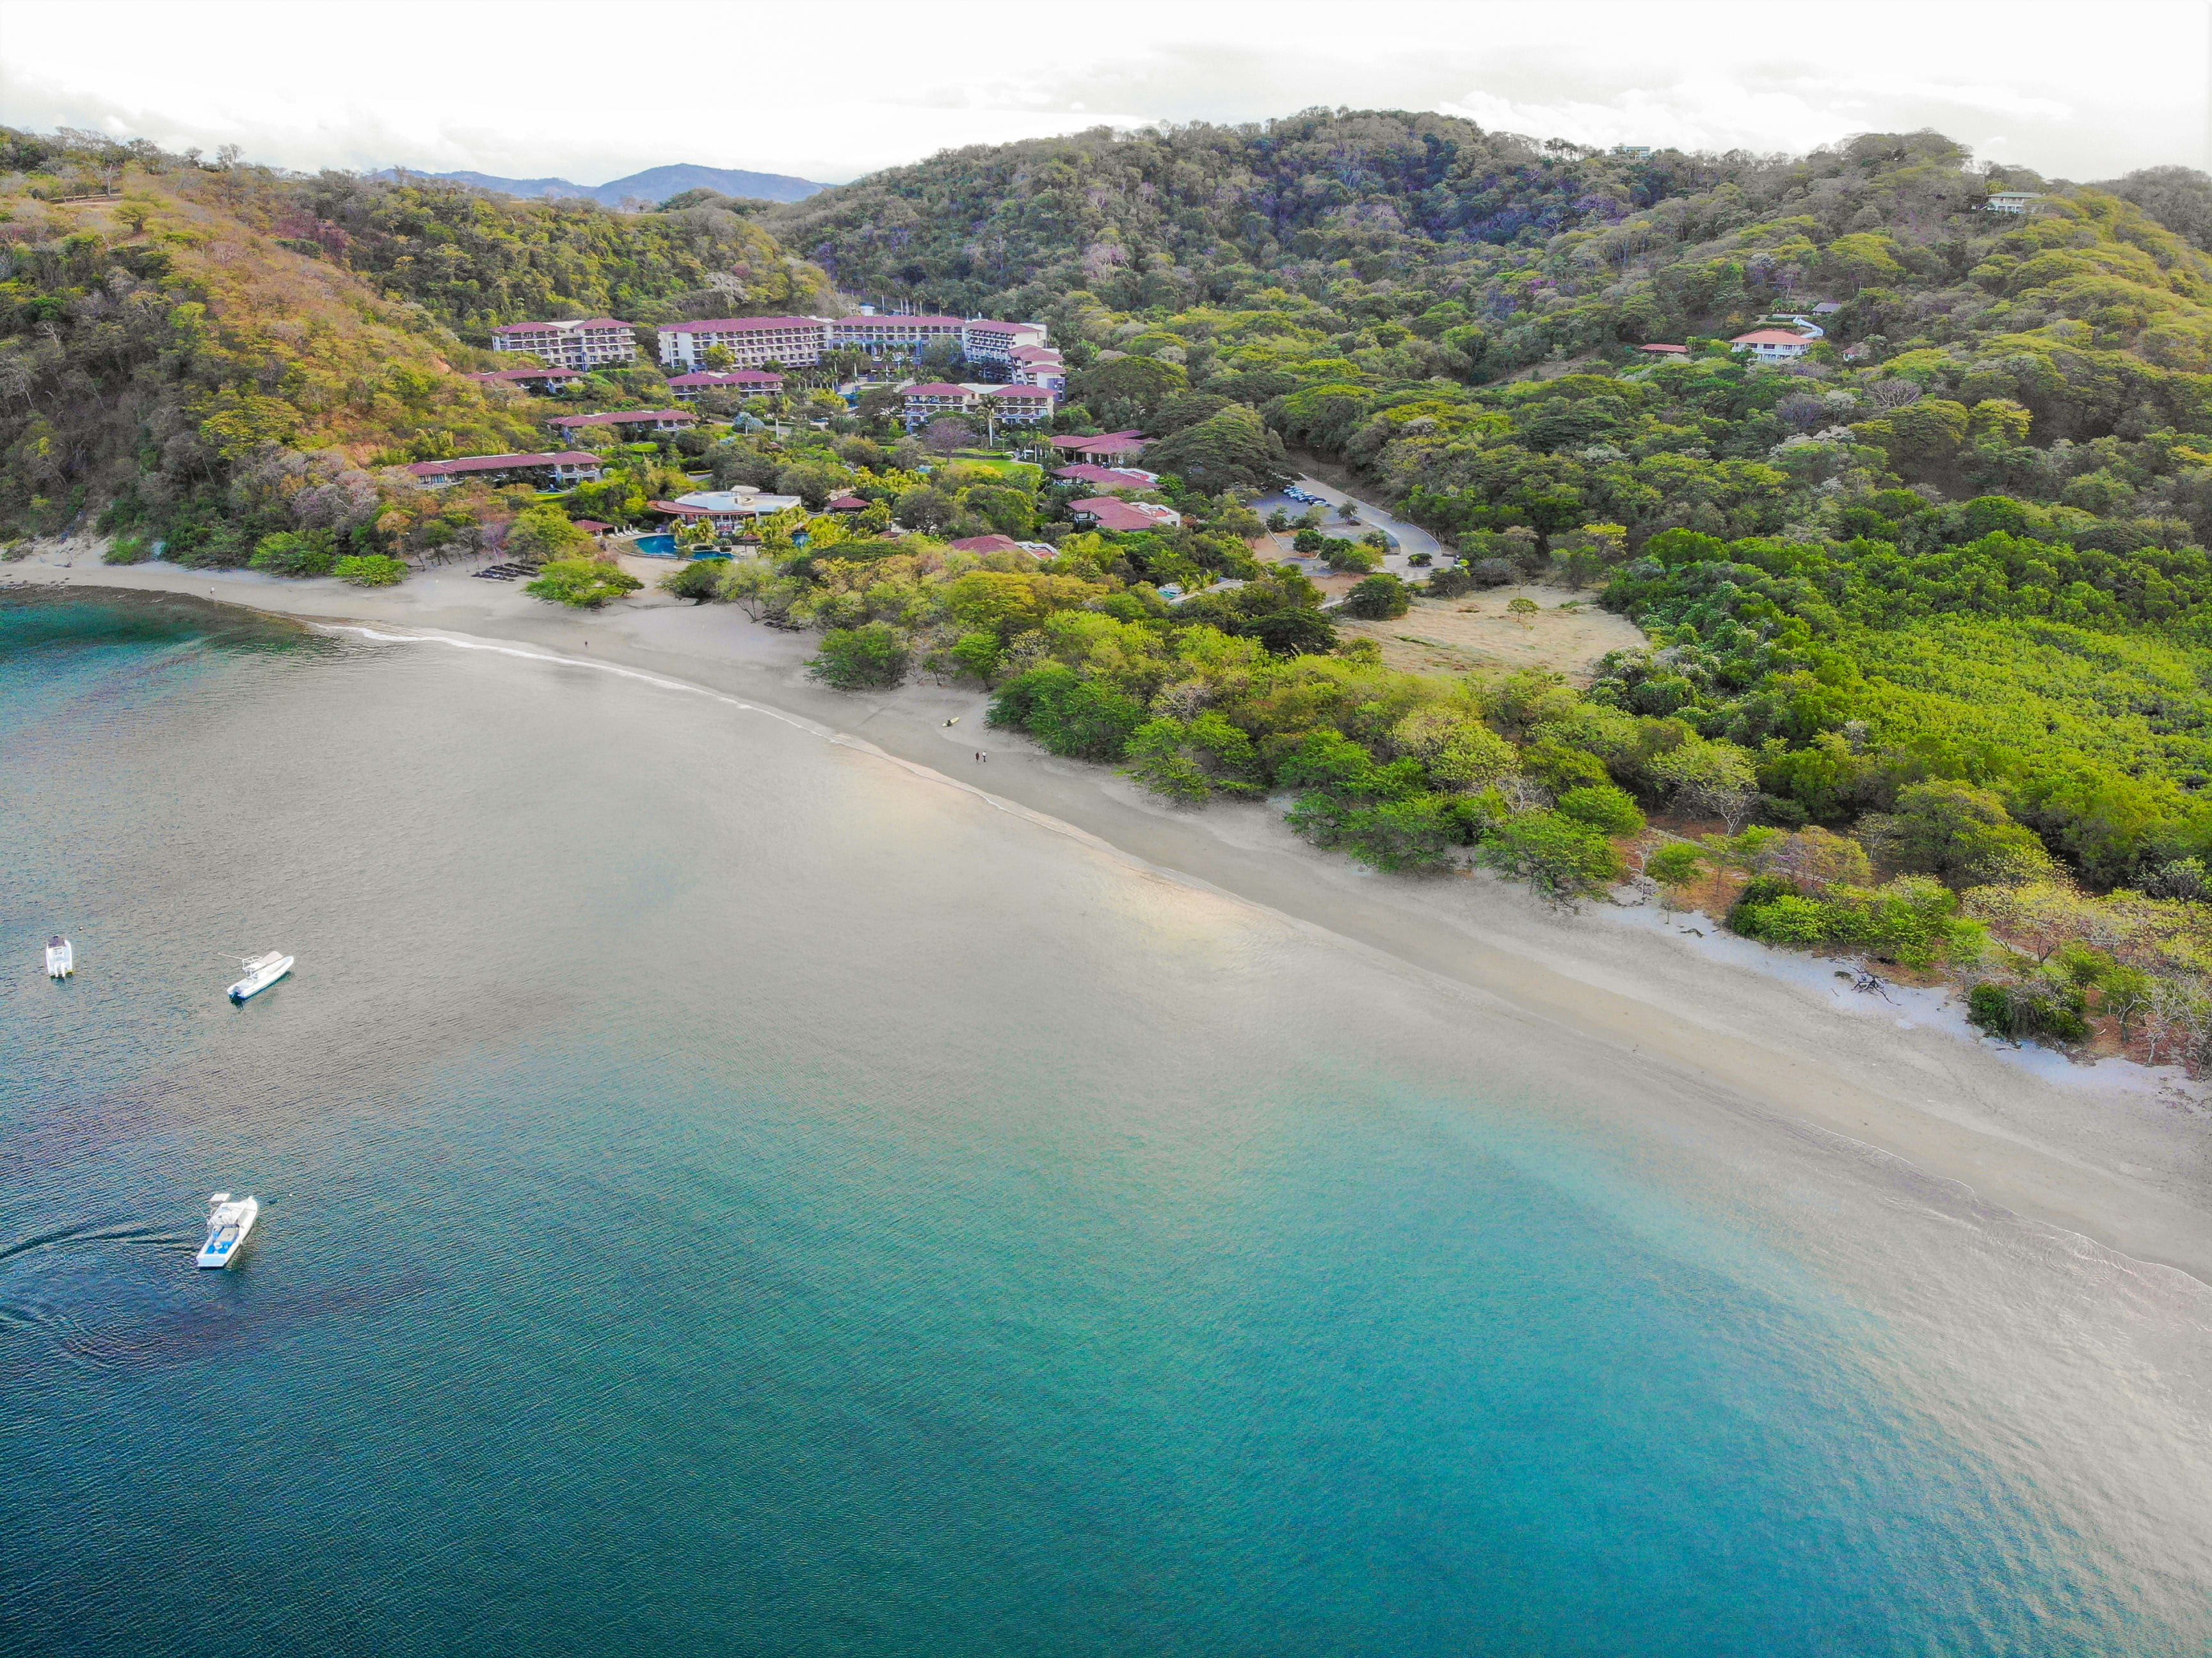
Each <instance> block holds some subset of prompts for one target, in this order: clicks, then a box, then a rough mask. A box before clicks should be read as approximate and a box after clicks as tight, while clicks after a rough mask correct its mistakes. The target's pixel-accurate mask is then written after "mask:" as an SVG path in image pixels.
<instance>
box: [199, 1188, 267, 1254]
mask: <svg viewBox="0 0 2212 1658" xmlns="http://www.w3.org/2000/svg"><path fill="white" fill-rule="evenodd" d="M260 1212H261V1206H260V1205H259V1204H258V1203H257V1202H256V1201H255V1200H254V1199H252V1198H250V1197H249V1198H241V1199H239V1200H238V1201H237V1202H235V1203H234V1202H232V1201H231V1198H230V1193H228V1192H218V1193H216V1194H215V1195H214V1196H213V1197H211V1198H210V1199H208V1235H207V1242H205V1243H203V1244H202V1245H200V1265H201V1266H229V1265H230V1263H231V1262H232V1261H234V1260H237V1259H238V1252H239V1251H240V1249H243V1248H245V1247H246V1234H247V1233H248V1232H251V1231H252V1230H253V1218H254V1217H255V1216H256V1215H258V1214H259V1213H260Z"/></svg>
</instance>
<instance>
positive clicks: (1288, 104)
mask: <svg viewBox="0 0 2212 1658" xmlns="http://www.w3.org/2000/svg"><path fill="white" fill-rule="evenodd" d="M878 41H889V42H890V43H892V44H893V46H895V50H894V51H892V52H889V53H886V52H883V51H881V50H879V49H878V47H877V45H876V43H877V42H878ZM600 43H605V45H604V46H602V45H601V44H600ZM95 46H96V49H94V47H95ZM2207 46H2208V36H2207V29H2206V18H2205V12H2204V9H2203V7H2201V6H2199V5H2197V4H2191V3H2179V0H2137V3H2127V0H2106V3H2102V4H2097V5H2087V4H2060V3H2040V4H2039V3H2034V0H2020V3H2011V4H1981V3H1957V0H1954V3H1943V4H1925V3H1922V4H1880V3H1866V0H1861V3H1850V4H1844V3H1802V4H1787V3H1776V4H1757V5H1739V4H1729V3H1713V0H1704V3H1700V0H1681V3H1670V4H1666V5H1630V4H1620V3H1612V0H1590V3H1582V4H1574V3H1566V4H1561V3H1544V4H1524V3H1516V0H1492V3H1480V4H1469V3H1460V4H1437V3H1426V0H1421V3H1412V0H1408V3H1381V0H1354V3H1329V0H1279V3H1271V4H1267V5H1265V6H1262V5H1257V4H1223V3H1206V0H1121V3H1117V4H1116V5H1115V6H1113V7H1112V8H1110V9H1108V10H1107V11H1105V12H1103V13H1102V12H1100V11H1099V10H1097V9H1095V8H1090V9H1086V8H1059V9H1046V8H1041V7H1038V6H1036V5H1035V4H1034V3H1030V0H1022V3H1018V4H996V3H978V0H938V3H934V4H932V5H930V6H928V7H927V8H926V9H925V8H922V7H918V6H914V5H910V4H898V5H894V4H886V3H883V0H816V3H814V4H811V5H808V6H803V7H794V6H789V5H783V4H754V3H738V4H705V3H689V0H684V3H678V0H633V3H631V4H629V5H627V6H624V7H623V8H620V9H617V11H614V12H610V11H609V10H608V9H606V8H605V6H603V5H600V4H599V3H596V0H593V3H579V0H535V3H528V4H522V3H510V0H477V3H465V0H380V3H374V4H367V3H355V0H321V3H315V4H301V3H273V0H197V3H194V4H192V5H190V6H182V5H176V4H147V3H143V0H76V3H74V4H72V5H70V6H68V7H63V6H59V5H55V4H52V3H50V0H38V3H31V0H0V104H3V105H4V107H5V109H6V110H7V112H8V118H9V120H10V121H11V122H12V123H14V124H15V125H32V126H40V127H46V126H52V125H57V124H60V125H73V126H100V127H102V128H104V129H106V130H107V131H116V132H130V133H134V134H143V135H144V136H146V137H152V138H155V139H156V140H158V141H160V142H163V143H173V144H184V143H197V144H200V145H202V146H204V147H210V148H211V147H213V146H214V145H216V144H220V143H238V144H240V145H241V146H242V147H243V148H244V149H246V153H247V154H248V155H249V156H251V157H252V158H253V159H256V160H261V161H271V162H275V163H277V164H280V165H286V166H292V167H324V166H339V167H375V166H380V165H383V164H386V163H388V162H402V163H405V164H407V165H410V166H414V167H425V168H429V169H434V170H435V169H444V168H453V167H474V168H478V169H481V170H483V171H487V172H492V173H514V174H523V175H536V174H543V173H563V174H566V175H567V176H568V177H571V178H575V179H580V181H582V182H586V183H592V182H597V181H599V180H601V179H607V178H611V177H614V176H617V175H619V174H621V173H627V172H630V171H633V170H635V168H638V167H647V166H652V165H655V164H658V163H660V162H665V161H701V162H706V163H708V164H710V165H718V166H724V167H757V168H761V169H763V170H767V171H772V172H781V173H800V174H804V175H805V176H808V177H813V178H820V179H833V180H834V179H844V178H849V177H851V176H853V175H854V174H855V173H860V172H864V171H867V170H870V169H872V168H874V167H882V166H885V165H889V164H892V163H895V162H897V161H905V160H910V159H914V158H915V157H918V156H921V155H927V154H929V153H931V152H932V151H933V150H936V149H941V148H946V147H950V146H956V145H964V144H974V143H1003V142H1006V141H1007V140H1010V139H1014V138H1021V137H1033V136H1037V135H1041V134H1045V133H1053V132H1067V131H1077V130H1079V129H1081V128H1084V127H1088V126H1094V125H1100V124H1102V123H1104V124H1111V125H1134V124H1140V123H1144V122H1148V121H1152V120H1159V119H1170V120H1192V119H1208V120H1216V121H1225V122H1237V121H1248V120H1255V119H1259V118H1265V117H1267V116H1270V115H1282V114H1287V113H1290V112H1293V111H1295V110H1297V109H1299V108H1302V107H1307V106H1312V105H1315V104H1325V105H1330V106H1335V105H1348V106H1353V107H1386V108H1413V109H1449V110H1454V111H1457V112H1463V113H1466V114H1468V115H1469V116H1471V117H1473V118H1474V119H1476V120H1477V121H1480V123H1481V124H1482V125H1486V126H1499V127H1505V128H1509V129H1511V130H1515V131H1524V132H1528V133H1529V134H1531V135H1532V136H1534V137H1570V138H1574V139H1577V140H1578V141H1580V142H1583V143H1621V142H1635V143H1678V144H1683V145H1686V146H1692V147H1709V148H1720V149H1726V148H1736V147H1741V148H1745V149H1754V150H1762V151H1765V150H1777V149H1790V150H1799V149H1805V148H1808V146H1810V145H1813V144H1816V143H1826V142H1829V141H1832V140H1833V139H1836V138H1838V137H1843V136H1844V134H1846V133H1848V132H1852V131H1868V130H1875V129H1885V128H1913V127H1919V126H1935V127H1937V128H1939V129H1941V130H1942V131H1947V132H1949V133H1950V134H1951V135H1952V136H1953V137H1958V138H1960V139H1961V140H1962V141H1965V142H1968V143H1975V144H1976V145H1977V147H1978V148H1986V147H1992V146H1996V145H1997V144H1999V143H2002V152H2003V153H2004V154H2005V155H2006V156H2007V157H2008V159H2013V160H2016V161H2022V162H2025V163H2027V164H2028V165H2031V166H2034V167H2040V168H2042V169H2043V170H2045V172H2048V173H2054V174H2063V175H2066V176H2070V177H2075V178H2093V177H2100V176H2107V175H2109V174H2111V173H2118V172H2121V171H2124V170H2126V169H2127V168H2129V167H2141V166H2148V165H2152V164H2154V163H2157V162H2161V161H2179V162H2183V163H2185V164H2189V165H2193V166H2200V167H2202V166H2205V165H2207V164H2208V161H2212V157H2208V155H2207V154H2206V120H2207V113H2208V104H2207V96H2206V76H2205V72H2204V71H2205V60H2206V51H2207ZM578 52H583V53H584V54H585V57H586V60H587V61H586V62H584V63H582V64H580V63H579V61H578V58H577V56H576V54H577V53H578ZM609 54H612V55H615V56H617V57H618V58H620V59H621V61H622V63H623V64H624V65H625V66H626V67H627V70H628V71H629V72H625V73H617V74H612V75H609V74H605V73H603V72H602V70H603V69H604V68H605V65H604V64H602V63H601V62H600V61H599V60H600V58H604V57H605V56H607V55H609ZM1991 131H2001V132H2002V133H2003V134H2004V137H2003V139H2002V140H1996V139H1992V138H1984V137H1980V136H1979V135H1982V134H1984V133H1986V132H1991Z"/></svg>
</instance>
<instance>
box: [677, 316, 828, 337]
mask: <svg viewBox="0 0 2212 1658" xmlns="http://www.w3.org/2000/svg"><path fill="white" fill-rule="evenodd" d="M821 326H822V319H821V318H819V317H709V318H708V319H706V320H705V321H703V322H671V323H663V324H662V325H661V329H662V331H664V332H665V333H670V334H729V333H738V332H743V331H745V330H748V329H761V328H819V327H821Z"/></svg>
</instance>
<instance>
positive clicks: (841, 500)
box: [829, 495, 868, 513]
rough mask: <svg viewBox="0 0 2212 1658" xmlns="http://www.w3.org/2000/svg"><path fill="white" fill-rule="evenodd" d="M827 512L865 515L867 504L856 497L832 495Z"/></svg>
mask: <svg viewBox="0 0 2212 1658" xmlns="http://www.w3.org/2000/svg"><path fill="white" fill-rule="evenodd" d="M867 510H868V503H867V502H866V501H863V500H862V499H861V498H860V496H858V495H832V496H831V497H830V498H829V511H830V512H833V513H865V512H866V511H867Z"/></svg>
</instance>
